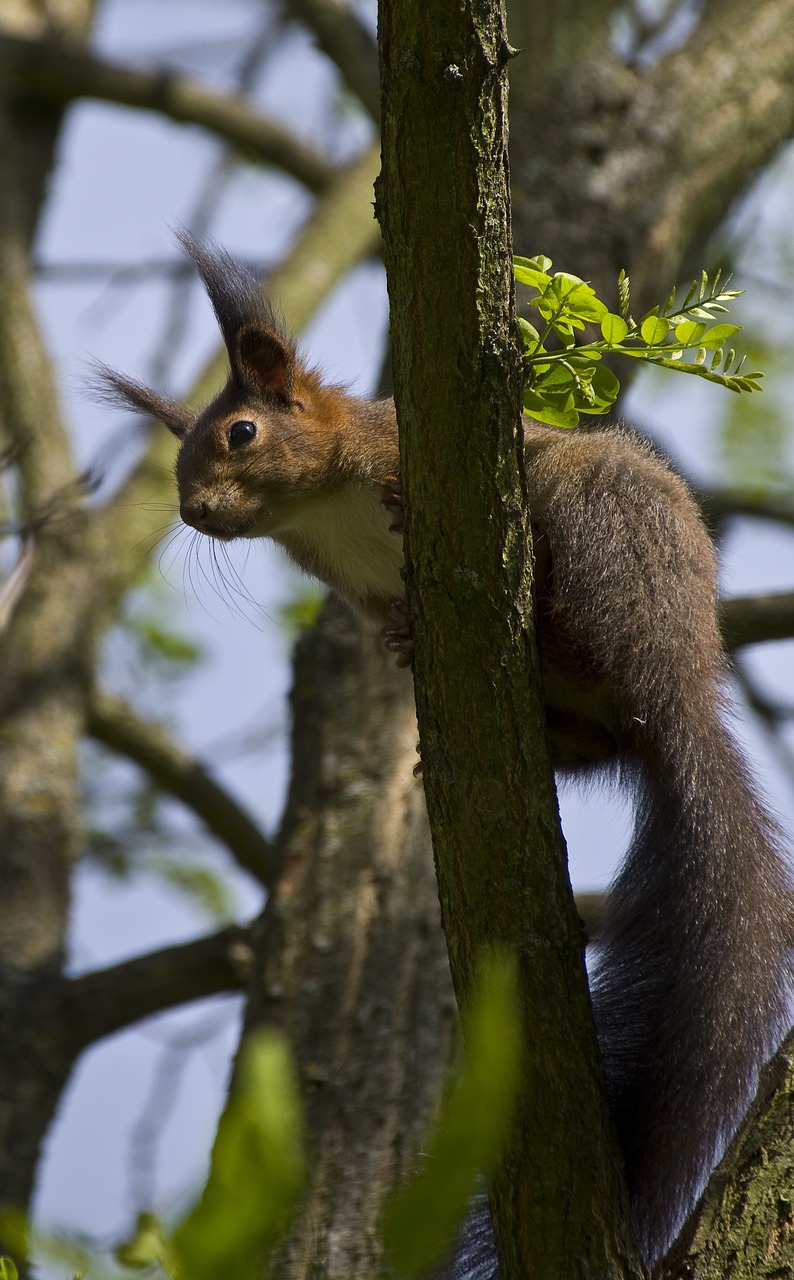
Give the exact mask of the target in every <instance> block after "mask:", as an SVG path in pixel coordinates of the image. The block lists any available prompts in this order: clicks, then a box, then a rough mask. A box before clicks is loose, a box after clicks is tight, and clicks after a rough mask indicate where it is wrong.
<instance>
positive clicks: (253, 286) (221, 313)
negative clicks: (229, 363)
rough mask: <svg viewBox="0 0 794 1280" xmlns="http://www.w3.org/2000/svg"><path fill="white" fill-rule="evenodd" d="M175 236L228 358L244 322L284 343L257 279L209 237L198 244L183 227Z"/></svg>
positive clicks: (285, 343) (231, 353)
mask: <svg viewBox="0 0 794 1280" xmlns="http://www.w3.org/2000/svg"><path fill="white" fill-rule="evenodd" d="M177 239H178V240H179V243H180V244H181V245H182V248H183V249H184V250H185V252H186V253H187V254H188V255H189V256H190V258H192V260H193V263H194V265H195V267H196V270H197V271H198V273H199V275H200V276H201V279H202V280H203V282H204V287H205V288H206V290H207V294H208V295H209V300H210V302H211V303H212V309H213V311H214V312H215V315H216V317H217V320H218V324H219V325H220V330H221V333H222V334H223V341H224V343H225V344H226V348H227V350H228V352H229V356H230V358H231V357H232V355H233V349H234V345H235V339H236V338H237V335H238V334H239V333H240V331H241V329H243V328H244V327H245V326H246V325H254V326H256V325H259V326H261V327H262V328H263V329H267V330H269V331H272V333H273V334H274V335H275V336H276V337H277V338H278V339H279V340H280V341H281V342H282V343H283V344H284V345H285V346H287V345H288V344H287V342H286V339H285V338H284V335H283V334H282V333H281V327H280V325H279V324H278V322H277V320H276V316H275V314H274V312H273V309H272V307H271V306H270V305H269V304H268V302H267V301H266V299H265V296H264V294H263V292H262V287H261V285H260V283H259V281H258V280H257V279H256V277H255V276H253V275H252V274H251V272H250V271H248V270H247V269H246V268H245V267H243V266H241V265H240V263H238V262H235V261H234V259H233V258H231V257H230V256H229V254H228V253H225V252H224V250H223V249H221V248H219V247H218V245H216V244H214V243H213V242H212V241H209V242H207V243H206V244H202V243H201V242H200V241H199V240H197V239H196V237H195V236H193V235H191V234H190V232H189V231H186V230H185V229H184V228H180V229H179V230H178V231H177Z"/></svg>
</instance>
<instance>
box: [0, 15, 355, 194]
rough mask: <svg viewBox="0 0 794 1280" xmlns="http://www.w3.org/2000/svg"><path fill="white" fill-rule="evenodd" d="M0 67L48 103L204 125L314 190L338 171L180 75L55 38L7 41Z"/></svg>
mask: <svg viewBox="0 0 794 1280" xmlns="http://www.w3.org/2000/svg"><path fill="white" fill-rule="evenodd" d="M0 64H1V65H2V66H3V69H4V71H5V74H6V75H7V76H10V77H11V78H12V79H13V80H14V81H16V83H17V84H18V85H19V87H20V88H22V89H23V90H24V91H25V92H26V94H27V96H29V97H32V98H35V99H38V100H43V101H45V102H48V103H53V102H70V101H72V99H74V98H98V99H100V100H101V101H103V102H116V103H119V104H120V105H122V106H128V107H137V108H139V109H142V110H145V111H157V112H159V113H160V114H161V115H165V116H168V118H169V119H170V120H174V121H176V122H177V123H179V124H195V125H201V126H202V127H203V128H205V129H209V130H210V131H211V132H212V133H214V134H216V135H217V136H218V137H219V138H223V139H224V140H225V141H226V142H228V143H230V144H231V145H232V146H234V147H236V148H237V150H238V151H241V152H243V154H246V153H247V154H248V155H249V156H250V157H251V158H253V159H256V160H258V161H260V162H264V163H265V164H268V165H272V166H273V167H274V168H276V169H281V170H282V171H283V172H284V173H286V174H289V176H290V177H292V178H295V179H296V181H298V182H301V183H303V185H304V186H306V187H308V188H309V190H310V191H314V192H316V193H318V194H319V193H320V192H322V191H325V190H326V189H327V187H328V185H329V184H330V182H331V181H332V179H333V176H334V166H333V165H332V164H331V163H329V161H328V160H327V159H326V158H325V157H324V156H322V155H321V154H320V153H319V152H318V151H317V150H316V149H315V148H314V147H312V146H311V144H310V143H308V142H304V141H302V140H300V139H299V138H297V137H296V136H295V135H294V134H293V133H292V132H291V131H290V130H289V129H285V128H284V126H283V125H281V124H279V123H278V122H277V121H275V120H270V119H268V118H267V117H266V116H263V115H262V114H261V113H260V112H258V111H256V110H254V109H253V108H252V107H251V105H250V103H249V102H248V101H247V100H246V99H245V98H243V97H240V96H238V95H236V94H224V93H217V92H215V91H213V90H212V89H208V88H207V86H206V85H204V84H202V83H201V82H200V81H198V80H195V79H193V78H192V77H190V76H186V75H183V74H181V73H180V72H177V71H169V70H167V69H166V68H162V69H160V70H158V71H153V72H152V71H138V70H135V69H134V68H132V67H122V66H119V65H117V64H113V63H109V62H103V61H102V60H100V59H99V58H96V57H94V56H93V55H91V54H89V53H86V52H84V51H83V50H82V49H79V48H77V47H75V46H73V45H67V44H64V43H61V42H60V41H53V40H25V39H17V38H15V37H12V36H2V37H0Z"/></svg>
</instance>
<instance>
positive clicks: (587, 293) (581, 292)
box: [546, 271, 607, 324]
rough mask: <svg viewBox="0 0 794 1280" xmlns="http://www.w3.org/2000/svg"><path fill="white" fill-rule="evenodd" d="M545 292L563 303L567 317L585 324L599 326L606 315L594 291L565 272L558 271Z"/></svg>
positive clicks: (605, 310)
mask: <svg viewBox="0 0 794 1280" xmlns="http://www.w3.org/2000/svg"><path fill="white" fill-rule="evenodd" d="M546 292H547V293H552V294H553V295H554V296H555V297H556V298H558V299H559V301H560V302H565V310H566V314H567V315H570V316H571V317H575V318H576V319H577V320H582V321H584V322H585V323H588V324H599V323H600V322H601V320H602V318H603V317H604V316H605V315H606V314H607V308H606V307H605V305H604V303H603V302H602V301H601V300H600V298H598V297H597V295H596V291H595V289H593V288H592V287H591V286H590V285H589V284H587V282H586V281H584V280H582V279H580V277H579V276H572V275H570V274H569V272H567V271H558V272H557V273H556V275H554V276H553V277H552V281H551V284H550V286H549V288H548V289H547V291H546Z"/></svg>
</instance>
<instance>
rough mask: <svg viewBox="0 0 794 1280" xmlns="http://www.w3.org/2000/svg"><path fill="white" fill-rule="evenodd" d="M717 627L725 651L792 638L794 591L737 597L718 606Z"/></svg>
mask: <svg viewBox="0 0 794 1280" xmlns="http://www.w3.org/2000/svg"><path fill="white" fill-rule="evenodd" d="M719 618H720V627H721V630H722V635H723V639H724V641H725V644H726V646H727V648H728V649H738V648H740V647H741V645H745V644H761V643H762V642H763V641H765V640H790V639H791V638H792V636H794V591H788V592H781V593H780V594H776V595H764V596H737V597H736V598H735V599H733V600H723V601H721V602H720V606H719Z"/></svg>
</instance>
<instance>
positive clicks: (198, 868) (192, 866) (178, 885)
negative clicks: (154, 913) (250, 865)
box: [145, 853, 234, 924]
mask: <svg viewBox="0 0 794 1280" xmlns="http://www.w3.org/2000/svg"><path fill="white" fill-rule="evenodd" d="M145 866H146V869H147V870H148V871H151V872H153V874H154V875H156V876H159V877H160V878H161V879H162V880H164V881H165V883H166V884H170V885H172V886H173V887H174V888H175V889H178V890H179V891H180V893H183V894H185V896H186V897H187V898H188V899H189V900H190V902H191V903H192V904H193V905H194V906H195V907H197V908H198V909H199V910H200V911H203V912H204V913H205V914H206V915H208V916H209V917H210V919H211V920H213V921H214V922H215V923H216V924H224V923H227V922H228V921H230V920H231V919H233V917H234V910H233V906H232V897H231V893H230V888H229V884H228V882H227V881H226V879H225V878H224V876H223V875H221V874H219V873H218V872H217V871H216V870H215V869H214V868H213V867H212V866H211V865H209V864H207V863H202V862H198V861H190V860H189V859H188V858H186V857H185V856H184V854H180V853H176V854H168V853H153V854H150V855H149V856H148V857H147V858H146V862H145Z"/></svg>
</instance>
